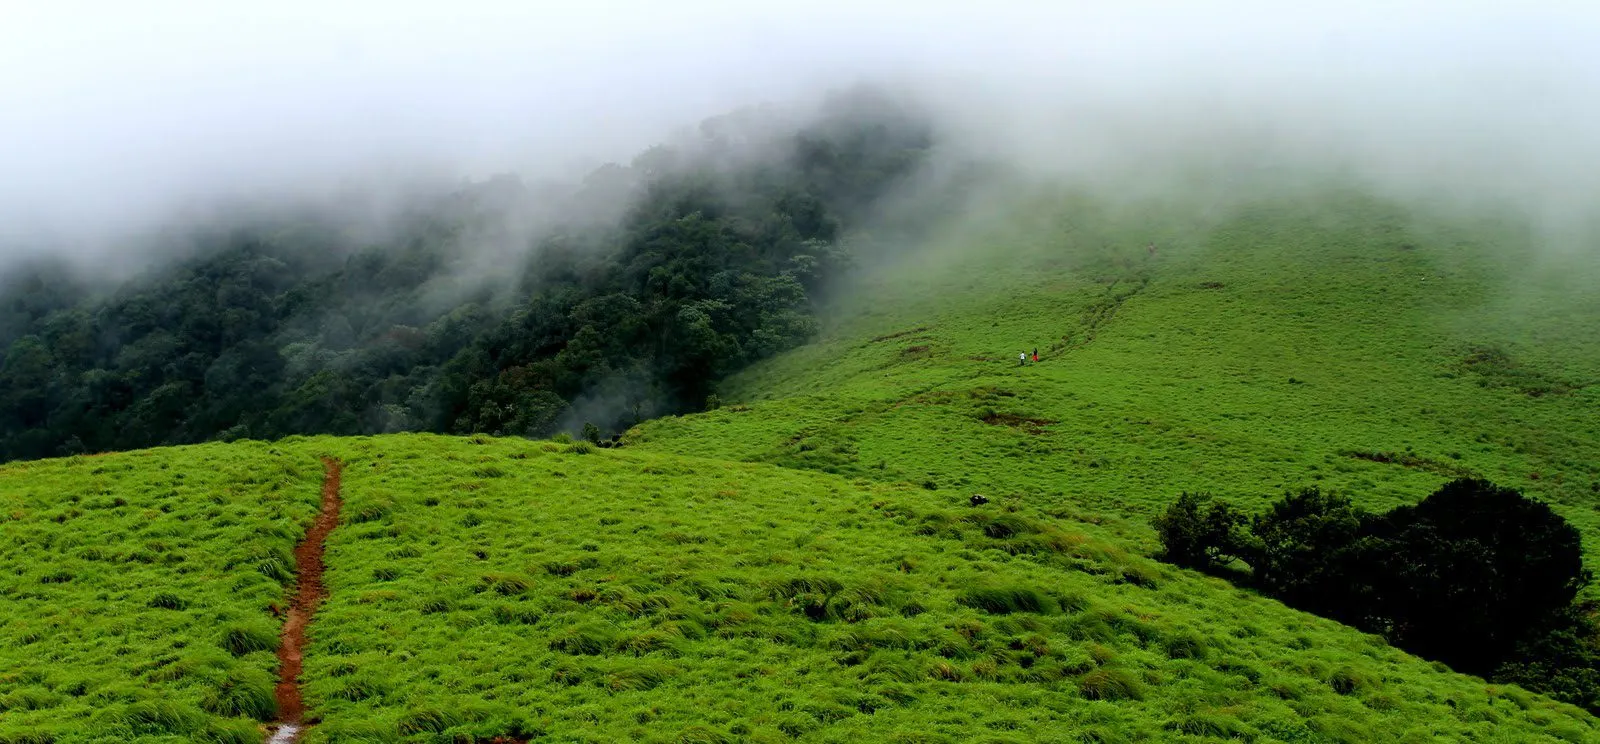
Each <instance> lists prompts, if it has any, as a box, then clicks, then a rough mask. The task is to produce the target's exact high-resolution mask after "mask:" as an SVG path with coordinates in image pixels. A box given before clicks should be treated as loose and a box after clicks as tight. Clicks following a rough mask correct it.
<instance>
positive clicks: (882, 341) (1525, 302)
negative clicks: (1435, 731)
mask: <svg viewBox="0 0 1600 744" xmlns="http://www.w3.org/2000/svg"><path fill="white" fill-rule="evenodd" d="M1467 224H1468V227H1463V226H1462V223H1460V222H1457V223H1441V222H1440V221H1438V220H1430V219H1429V218H1427V217H1426V216H1421V215H1417V214H1411V213H1407V212H1405V211H1402V210H1400V209H1398V208H1397V207H1395V206H1393V205H1389V204H1385V203H1382V202H1378V201H1375V200H1371V199H1362V198H1355V197H1343V198H1340V197H1338V196H1329V197H1328V198H1326V199H1323V200H1321V201H1313V202H1309V203H1307V202H1303V201H1296V202H1282V203H1272V202H1266V203H1259V204H1256V205H1253V206H1250V207H1248V208H1242V209H1239V210H1237V211H1235V212H1233V213H1232V214H1230V215H1229V216H1228V217H1226V218H1223V219H1220V220H1218V221H1216V222H1215V223H1213V224H1209V225H1195V224H1184V223H1181V222H1178V221H1176V220H1168V221H1163V220H1161V219H1160V216H1159V214H1157V215H1155V216H1154V217H1149V216H1146V215H1133V216H1127V215H1124V216H1117V215H1115V214H1114V213H1111V212H1110V211H1109V210H1104V209H1097V208H1094V207H1092V206H1085V205H1072V204H1068V205H1066V206H1061V205H1054V206H1051V207H1049V208H1034V209H1033V210H1031V211H1028V212H1023V213H1019V214H1016V215H1012V216H1011V222H1010V224H1009V225H1008V226H1006V227H1004V228H999V229H995V230H992V231H989V232H986V233H980V234H978V235H975V236H974V235H965V234H961V235H956V236H955V237H954V238H953V239H952V240H951V241H950V244H949V246H948V247H947V250H948V255H947V256H945V257H944V260H942V261H938V260H935V261H928V262H923V263H922V265H921V266H920V267H917V266H914V265H912V264H911V263H910V262H907V263H906V264H903V265H897V266H893V267H891V268H888V269H885V270H882V271H880V272H879V273H878V274H877V275H875V276H873V277H872V278H870V279H869V280H867V281H865V282H864V283H863V285H862V286H861V288H860V289H859V290H858V292H857V294H856V295H855V306H854V307H850V308H847V309H845V310H842V311H840V312H839V313H838V315H837V317H836V318H835V319H834V321H833V322H832V323H831V325H830V327H829V328H828V329H827V330H825V331H824V337H823V340H822V341H820V342H819V343H817V344H814V345H812V346H809V347H806V348H803V349H800V350H797V351H796V352H793V353H790V354H788V355H785V356H782V357H779V358H777V359H774V360H772V361H770V362H767V363H763V364H761V365H757V366H756V367H754V368H752V369H751V370H749V371H748V372H746V373H744V374H741V375H739V376H737V377H735V378H734V379H732V380H730V381H729V382H728V383H727V384H725V385H724V386H722V389H721V391H720V392H721V394H722V398H723V399H724V400H725V401H726V402H728V403H729V404H731V405H729V406H727V407H725V408H724V409H722V410H720V411H715V412H711V413H708V414H706V415H703V416H693V417H677V418H663V419H659V420H656V421H652V422H648V423H646V424H645V425H643V426H641V427H639V428H638V429H637V430H636V431H635V432H634V433H633V434H631V435H630V437H631V441H632V442H634V443H635V446H637V447H640V448H643V449H647V450H651V451H670V452H684V453H689V454H696V455H701V456H715V457H723V458H728V459H739V460H751V461H760V462H771V463H775V464H780V465H785V466H795V467H806V468H813V469H820V470H826V471H831V472H839V473H845V474H849V475H852V476H855V477H865V478H870V479H873V480H880V481H889V482H895V481H910V482H914V483H931V484H933V485H935V486H939V487H948V488H956V489H964V490H969V491H970V490H977V491H984V492H986V493H1001V494H1015V495H1016V496H1018V497H1020V498H1023V499H1025V500H1027V501H1029V502H1030V503H1036V504H1041V505H1058V504H1070V505H1073V506H1074V507H1075V508H1089V509H1093V510H1098V511H1102V512H1105V513H1106V514H1108V515H1120V516H1124V517H1129V518H1131V519H1133V520H1134V521H1135V522H1138V523H1142V522H1143V521H1144V519H1145V518H1146V517H1147V516H1148V515H1150V514H1151V513H1152V512H1153V510H1154V509H1156V508H1159V507H1163V506H1165V505H1166V504H1167V503H1169V502H1170V501H1171V499H1172V497H1173V496H1174V495H1176V494H1177V493H1178V492H1179V491H1182V490H1208V491H1214V492H1217V493H1219V494H1223V495H1226V496H1228V497H1230V498H1232V499H1234V500H1235V502H1236V503H1240V504H1241V505H1245V506H1253V505H1257V504H1262V503H1265V501H1266V500H1269V499H1271V498H1274V497H1276V496H1277V495H1279V494H1280V493H1281V491H1283V490H1284V489H1288V488H1294V487H1300V486H1308V485H1322V486H1324V487H1328V488H1333V489H1336V490H1340V491H1345V492H1348V493H1350V494H1351V495H1352V496H1353V497H1354V498H1355V499H1356V500H1357V501H1358V503H1362V504H1365V505H1367V506H1369V507H1371V508H1374V509H1383V508H1389V507H1392V506H1394V505H1396V504H1399V503H1402V502H1412V501H1415V500H1417V499H1418V498H1420V497H1421V496H1422V495H1425V494H1426V493H1427V492H1428V491H1430V490H1431V489H1432V488H1434V487H1436V486H1437V485H1438V484H1439V483H1441V482H1443V481H1444V480H1446V479H1448V478H1449V477H1452V476H1455V475H1458V474H1466V473H1477V474H1482V475H1484V476H1486V477H1489V478H1491V479H1493V480H1495V481H1497V482H1500V483H1503V484H1505V485H1509V486H1514V487H1517V488H1519V489H1522V490H1524V491H1525V492H1526V493H1528V494H1530V495H1534V496H1537V497H1540V498H1544V499H1546V500H1549V501H1551V502H1553V503H1554V504H1556V505H1557V506H1558V508H1559V509H1560V511H1561V513H1562V514H1563V515H1564V516H1565V517H1566V518H1567V519H1569V520H1571V521H1572V522H1574V523H1575V524H1576V525H1578V526H1579V527H1580V529H1582V530H1583V531H1584V533H1585V535H1586V536H1588V537H1589V540H1588V544H1589V550H1590V551H1591V553H1590V555H1591V556H1600V553H1594V552H1593V551H1595V550H1597V549H1600V540H1596V539H1595V537H1596V536H1597V532H1596V530H1597V529H1600V521H1597V520H1596V518H1595V515H1594V510H1593V506H1594V505H1595V504H1596V503H1600V428H1597V427H1596V419H1595V418H1594V415H1593V411H1594V410H1595V406H1596V404H1597V403H1600V344H1597V343H1596V338H1595V336H1594V334H1592V333H1591V332H1590V331H1589V329H1592V328H1594V327H1596V325H1597V323H1600V302H1597V301H1596V298H1595V297H1594V296H1593V295H1592V293H1584V292H1581V291H1579V290H1578V288H1580V287H1581V286H1583V284H1582V283H1583V282H1584V281H1586V279H1584V278H1583V277H1593V276H1596V275H1600V271H1597V270H1596V267H1595V266H1594V265H1593V264H1592V263H1591V264H1588V265H1586V266H1574V267H1567V273H1566V274H1565V275H1557V276H1552V275H1549V274H1541V273H1538V272H1534V271H1531V270H1524V271H1514V270H1513V267H1517V266H1526V265H1527V264H1528V263H1529V261H1530V260H1531V259H1532V258H1534V257H1535V256H1536V252H1535V250H1534V249H1533V248H1532V247H1530V246H1528V245H1527V244H1525V243H1519V242H1517V236H1515V234H1514V233H1510V232H1509V231H1507V232H1506V233H1505V234H1501V233H1497V232H1494V231H1493V230H1490V229H1487V228H1482V229H1479V228H1477V227H1476V226H1472V225H1471V224H1470V223H1467ZM1152 241H1153V242H1154V243H1155V244H1156V246H1157V250H1156V252H1155V254H1154V255H1151V254H1150V253H1149V252H1148V249H1147V245H1148V244H1149V243H1151V242H1152ZM1585 272H1586V273H1585ZM1035 348H1038V349H1039V351H1040V353H1041V356H1042V361H1041V363H1039V364H1037V365H1035V364H1032V363H1030V364H1029V365H1028V366H1026V367H1019V366H1018V364H1017V354H1018V353H1019V352H1021V351H1028V352H1032V351H1033V349H1035ZM1137 531H1138V532H1139V533H1140V534H1148V533H1146V532H1144V531H1143V528H1142V527H1139V528H1138V529H1137Z"/></svg>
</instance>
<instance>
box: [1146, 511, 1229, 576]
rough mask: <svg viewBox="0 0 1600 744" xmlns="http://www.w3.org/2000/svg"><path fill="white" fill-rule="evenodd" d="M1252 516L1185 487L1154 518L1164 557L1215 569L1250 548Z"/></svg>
mask: <svg viewBox="0 0 1600 744" xmlns="http://www.w3.org/2000/svg"><path fill="white" fill-rule="evenodd" d="M1249 523H1250V520H1249V517H1247V516H1246V515H1245V513H1244V512H1242V511H1240V510H1239V509H1237V508H1235V507H1234V506H1233V505H1232V504H1229V503H1228V502H1226V501H1221V500H1216V499H1213V498H1212V496H1211V494H1208V493H1189V492H1187V491H1185V492H1184V493H1183V494H1181V495H1179V496H1178V500H1177V501H1176V502H1174V503H1173V504H1172V506H1169V507H1167V510H1166V511H1165V512H1163V513H1162V514H1161V515H1160V516H1158V517H1156V518H1155V520H1154V525H1155V528H1156V533H1157V535H1158V537H1159V538H1160V540H1161V548H1162V558H1163V559H1165V560H1167V561H1168V562H1171V563H1175V564H1177V565H1180V566H1184V567H1186V568H1197V569H1200V570H1202V571H1207V570H1213V569H1216V568H1219V567H1221V566H1223V565H1226V564H1227V563H1229V562H1231V561H1232V560H1234V559H1235V558H1238V557H1241V556H1242V555H1244V554H1245V553H1246V552H1247V550H1248V543H1249V535H1248V533H1247V532H1246V531H1245V528H1246V527H1247V526H1248V525H1249Z"/></svg>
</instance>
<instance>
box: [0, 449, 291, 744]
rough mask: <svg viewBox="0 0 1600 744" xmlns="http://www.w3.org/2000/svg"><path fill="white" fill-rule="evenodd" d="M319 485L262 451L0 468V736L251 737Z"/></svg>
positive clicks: (132, 455) (273, 671)
mask: <svg viewBox="0 0 1600 744" xmlns="http://www.w3.org/2000/svg"><path fill="white" fill-rule="evenodd" d="M321 481H322V466H321V464H320V463H319V462H317V461H316V460H315V459H308V458H306V457H304V456H303V454H301V453H299V452H289V451H286V450H284V449H281V448H276V447H271V446H269V445H264V444H259V443H239V444H230V445H222V444H209V445H201V446H196V447H182V448H175V449H161V450H149V451H143V452H129V453H123V454H115V455H107V456H103V457H73V458H69V459H64V460H51V461H43V462H28V463H12V464H9V465H5V466H3V467H0V535H3V539H0V566H4V572H3V574H0V741H5V742H128V741H140V742H178V741H197V742H226V743H228V744H236V743H237V744H243V743H244V742H252V743H256V744H259V742H260V741H261V734H260V730H259V727H258V725H257V723H256V722H257V720H262V719H265V720H270V719H271V718H272V716H273V713H274V710H273V707H274V701H273V697H272V686H273V684H274V683H276V682H277V667H278V660H277V657H276V655H275V652H276V651H277V648H278V626H279V622H280V621H279V619H278V614H279V613H280V612H281V611H282V610H283V605H284V592H285V588H286V586H287V585H288V584H289V582H290V581H291V580H292V579H293V576H294V569H295V565H294V556H293V555H292V554H291V551H292V550H293V548H294V545H295V543H296V542H298V541H299V539H300V538H301V537H302V536H303V535H304V534H305V526H306V525H307V524H308V523H309V522H310V520H311V517H312V516H313V515H314V514H315V513H316V509H317V502H318V494H319V484H320V483H321Z"/></svg>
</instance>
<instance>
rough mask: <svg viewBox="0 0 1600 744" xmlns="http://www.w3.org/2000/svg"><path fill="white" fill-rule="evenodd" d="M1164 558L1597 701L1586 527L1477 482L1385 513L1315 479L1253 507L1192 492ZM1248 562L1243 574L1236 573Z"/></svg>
mask: <svg viewBox="0 0 1600 744" xmlns="http://www.w3.org/2000/svg"><path fill="white" fill-rule="evenodd" d="M1155 528H1156V531H1157V533H1158V535H1159V536H1160V539H1161V546H1162V552H1163V557H1164V558H1165V559H1166V560H1168V561H1170V562H1172V563H1175V564H1177V565H1180V566H1185V567H1188V568H1195V569H1199V570H1202V571H1210V572H1213V573H1219V574H1224V575H1228V576H1230V577H1231V578H1234V579H1235V580H1238V581H1241V582H1242V583H1246V584H1249V585H1253V586H1254V587H1256V588H1257V589H1259V590H1261V591H1262V592H1263V593H1265V594H1268V595H1271V596H1273V597H1276V598H1278V599H1280V600H1282V601H1283V602H1284V603H1285V604H1288V605H1290V606H1293V607H1297V608H1299V609H1302V610H1306V611H1308V612H1315V613H1317V614H1319V615H1322V616H1324V617H1330V618H1333V619H1335V620H1338V621H1340V622H1342V623H1346V624H1348V625H1353V626H1355V627H1357V628H1361V629H1362V630H1365V631H1367V632H1369V633H1376V634H1379V635H1382V636H1383V637H1384V638H1386V639H1388V640H1389V642H1391V643H1393V644H1395V645H1396V646H1399V647H1401V648H1404V649H1406V650H1408V651H1410V652H1412V653H1415V654H1417V655H1419V656H1422V657H1425V658H1429V659H1434V660H1437V661H1442V662H1444V663H1446V664H1449V665H1450V667H1451V668H1453V669H1455V670H1457V671H1462V672H1468V673H1471V674H1478V675H1482V676H1484V677H1488V678H1490V679H1494V680H1496V681H1501V682H1513V683H1516V684H1520V685H1522V686H1524V687H1527V688H1528V689H1531V690H1537V691H1539V692H1543V693H1546V694H1548V695H1551V696H1552V697H1555V698H1557V699H1559V700H1563V701H1565V702H1569V703H1573V704H1575V705H1581V706H1583V707H1585V708H1587V709H1589V710H1590V711H1600V617H1597V614H1596V608H1595V607H1594V606H1593V603H1592V601H1589V600H1584V599H1580V595H1579V592H1580V591H1581V590H1582V589H1583V588H1584V587H1586V586H1588V585H1589V584H1590V582H1591V581H1592V578H1593V577H1592V576H1591V575H1590V573H1589V572H1588V571H1587V570H1585V569H1584V567H1583V549H1582V545H1581V542H1582V540H1581V536H1580V535H1579V533H1578V530H1577V529H1576V528H1574V527H1573V526H1572V525H1570V524H1568V523H1567V521H1566V520H1565V519H1562V518H1561V516H1560V515H1559V514H1556V512H1555V511H1554V510H1552V509H1551V508H1550V507H1549V506H1548V505H1547V504H1544V503H1542V502H1539V501H1536V500H1534V499H1530V498H1527V497H1525V496H1523V495H1522V494H1521V493H1518V492H1517V491H1515V490H1512V489H1509V488H1502V487H1500V486H1496V485H1494V484H1493V483H1490V482H1488V481H1483V480H1473V479H1461V480H1456V481H1453V482H1450V483H1447V484H1445V485H1444V486H1443V487H1441V488H1440V489H1439V490H1438V491H1435V492H1434V493H1433V494H1431V495H1429V496H1428V497H1427V498H1425V499H1423V500H1422V501H1421V502H1419V503H1417V504H1416V505H1414V506H1400V507H1396V508H1394V509H1392V510H1390V511H1388V512H1385V513H1382V514H1373V513H1371V512H1368V511H1366V510H1363V509H1361V508H1359V507H1357V506H1356V505H1355V504H1354V503H1353V502H1352V501H1351V500H1350V498H1349V497H1347V496H1343V495H1339V494H1333V493H1325V492H1323V491H1321V490H1320V489H1316V488H1309V489H1304V490H1301V491H1299V492H1296V493H1290V494H1286V495H1285V496H1284V497H1283V498H1282V499H1280V500H1278V501H1277V502H1275V503H1274V504H1273V505H1272V507H1271V508H1270V509H1268V510H1267V511H1266V512H1264V513H1262V514H1258V515H1255V516H1253V517H1251V516H1248V515H1246V514H1245V513H1244V512H1243V511H1241V510H1239V509H1238V508H1236V507H1234V506H1233V505H1232V504H1230V503H1228V502H1227V501H1223V500H1220V499H1215V498H1213V497H1211V496H1210V495H1208V494H1190V493H1185V494H1182V495H1180V496H1179V497H1178V500H1177V501H1176V502H1174V503H1173V504H1172V506H1170V507H1168V509H1167V510H1166V511H1165V512H1164V513H1162V514H1161V515H1160V516H1159V517H1157V518H1156V519H1155ZM1238 564H1244V565H1245V566H1248V568H1249V573H1247V574H1241V573H1238V572H1236V568H1235V567H1236V566H1237V565H1238Z"/></svg>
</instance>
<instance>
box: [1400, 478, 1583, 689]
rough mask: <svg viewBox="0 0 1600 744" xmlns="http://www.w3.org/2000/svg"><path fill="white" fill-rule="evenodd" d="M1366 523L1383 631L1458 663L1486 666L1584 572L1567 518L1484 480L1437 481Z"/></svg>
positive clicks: (1549, 611)
mask: <svg viewBox="0 0 1600 744" xmlns="http://www.w3.org/2000/svg"><path fill="white" fill-rule="evenodd" d="M1375 528H1376V529H1375V532H1376V534H1377V538H1378V539H1379V540H1380V541H1382V543H1383V545H1384V546H1385V548H1386V556H1387V558H1388V559H1387V560H1386V561H1384V563H1383V570H1382V571H1381V572H1380V573H1379V576H1381V577H1382V578H1383V583H1382V587H1383V591H1382V600H1383V601H1382V605H1383V606H1382V611H1383V614H1384V615H1386V616H1387V617H1389V618H1390V619H1391V620H1392V621H1393V623H1394V625H1393V629H1392V631H1391V633H1392V640H1393V641H1394V642H1395V643H1396V644H1398V645H1400V646H1403V647H1405V648H1407V649H1410V650H1412V651H1414V652H1416V653H1419V654H1422V655H1424V656H1427V657H1429V658H1434V659H1439V660H1441V661H1444V662H1446V663H1448V664H1450V665H1451V666H1452V667H1455V668H1457V669H1461V670H1464V671H1472V672H1477V673H1486V672H1488V671H1491V670H1493V668H1494V667H1495V666H1496V665H1498V664H1499V663H1500V662H1501V661H1502V660H1503V659H1505V658H1506V656H1507V655H1508V654H1509V653H1510V652H1511V650H1512V648H1513V647H1514V646H1515V645H1516V644H1517V642H1518V641H1519V640H1521V639H1523V638H1525V637H1526V636H1527V635H1528V633H1529V630H1530V629H1538V628H1543V627H1546V626H1547V625H1549V624H1550V621H1551V620H1552V618H1554V617H1556V616H1557V615H1558V614H1559V613H1560V612H1561V611H1562V610H1563V609H1564V608H1567V607H1569V606H1570V605H1571V604H1572V600H1573V598H1574V597H1576V596H1577V593H1578V590H1579V589H1581V588H1582V587H1583V586H1584V585H1585V584H1586V583H1587V582H1588V581H1589V574H1588V572H1586V571H1585V570H1584V568H1583V552H1582V546H1581V544H1580V539H1579V535H1578V530H1577V529H1576V528H1574V527H1573V526H1572V525H1570V524H1567V522H1566V520H1564V519H1562V518H1561V516H1560V515H1558V514H1556V513H1555V512H1554V511H1553V510H1551V508H1550V507H1549V506H1548V505H1546V504H1544V503H1541V502H1538V501H1534V500H1532V499H1529V498H1527V497H1525V496H1523V495H1522V494H1520V493H1518V492H1517V491H1515V490H1513V489H1510V488H1502V487H1499V486H1496V485H1494V484H1493V483H1490V482H1488V481H1484V480H1472V479H1461V480H1457V481H1453V482H1451V483H1449V484H1446V485H1445V486H1444V487H1443V488H1440V489H1439V490H1438V491H1435V492H1434V493H1433V494H1432V495H1430V496H1429V497H1428V498H1426V499H1423V500H1422V502H1421V503H1419V504H1417V505H1416V506H1403V507H1399V508H1397V509H1395V510H1393V511H1391V512H1389V513H1388V514H1386V515H1384V517H1383V518H1382V519H1381V520H1380V521H1379V522H1378V523H1377V524H1376V525H1375Z"/></svg>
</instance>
